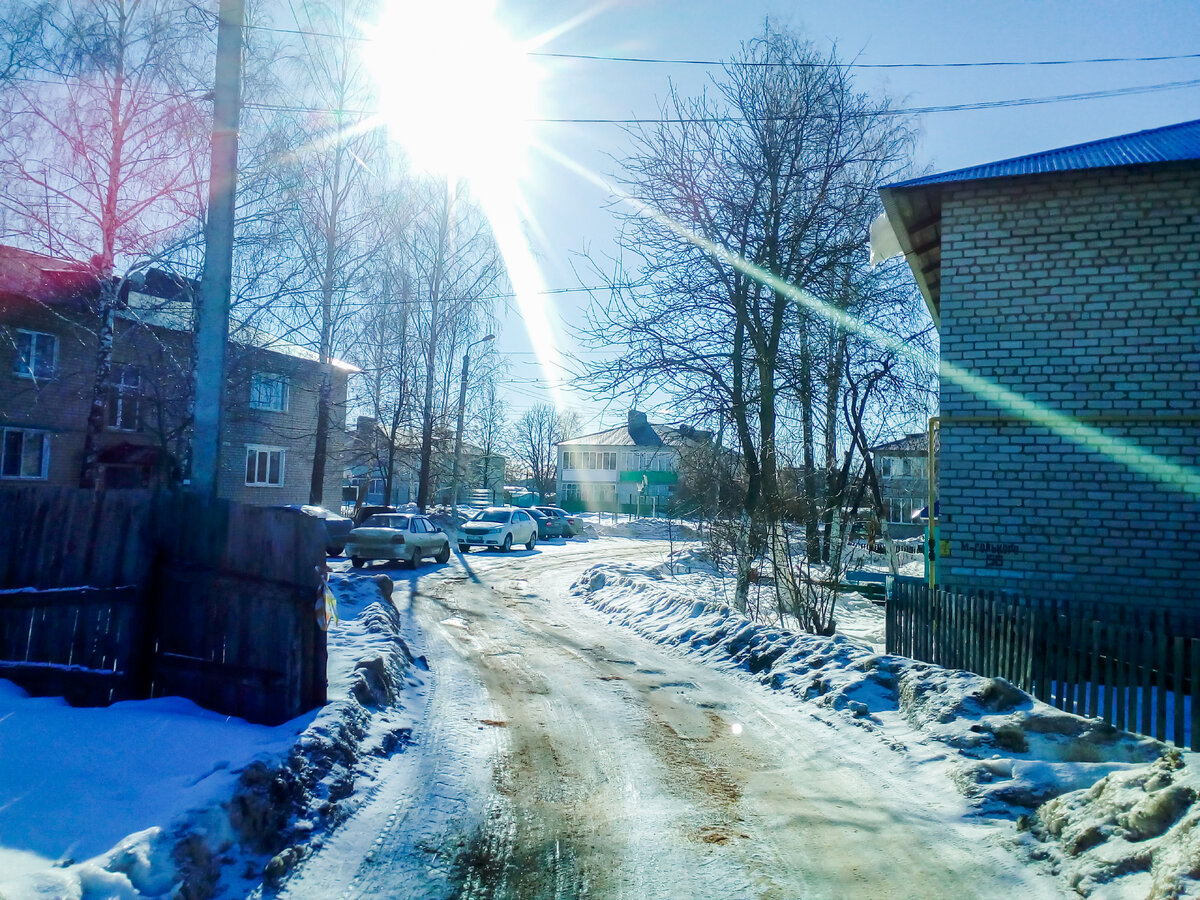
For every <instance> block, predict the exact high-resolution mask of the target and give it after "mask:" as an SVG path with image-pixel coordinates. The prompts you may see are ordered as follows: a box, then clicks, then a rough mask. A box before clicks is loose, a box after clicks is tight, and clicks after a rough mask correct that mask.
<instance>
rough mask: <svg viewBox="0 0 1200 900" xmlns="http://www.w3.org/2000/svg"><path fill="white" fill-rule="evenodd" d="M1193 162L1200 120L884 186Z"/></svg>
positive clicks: (1199, 146)
mask: <svg viewBox="0 0 1200 900" xmlns="http://www.w3.org/2000/svg"><path fill="white" fill-rule="evenodd" d="M1196 159H1200V119H1196V120H1194V121H1191V122H1180V123H1178V124H1177V125H1167V126H1164V127H1162V128H1151V129H1149V130H1147V131H1135V132H1133V133H1132V134H1122V135H1118V136H1117V137H1111V138H1105V139H1104V140H1100V141H1088V142H1087V143H1085V144H1074V145H1073V146H1070V147H1060V148H1058V149H1057V150H1047V151H1045V152H1043V153H1031V154H1029V155H1028V156H1014V157H1013V158H1012V159H1002V160H1000V161H999V162H991V163H985V164H983V165H982V166H970V167H969V168H966V169H955V170H954V171H952V172H942V173H940V174H938V175H926V176H925V177H923V178H913V179H911V180H909V181H901V182H899V183H897V184H891V185H888V187H892V188H906V187H918V186H920V185H926V184H945V183H947V182H954V181H977V180H979V179H982V178H1006V177H1011V176H1015V175H1039V174H1042V173H1045V172H1071V171H1078V170H1080V169H1104V168H1108V167H1109V166H1136V165H1144V164H1146V163H1164V162H1182V161H1185V160H1196Z"/></svg>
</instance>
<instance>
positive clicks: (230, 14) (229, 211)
mask: <svg viewBox="0 0 1200 900" xmlns="http://www.w3.org/2000/svg"><path fill="white" fill-rule="evenodd" d="M217 15H218V17H219V22H218V25H217V74H216V84H215V86H214V89H213V132H212V169H211V175H210V177H209V181H208V221H207V223H206V224H205V228H204V275H203V277H202V278H201V281H200V314H199V321H198V322H197V325H196V372H195V382H196V402H195V410H196V411H195V418H194V422H193V425H192V485H193V486H194V487H195V488H197V489H198V490H200V491H203V492H204V493H207V494H212V495H215V494H216V493H217V474H218V472H219V471H220V454H221V405H222V404H221V398H222V394H223V392H224V388H225V345H226V343H227V342H228V340H229V294H230V287H231V284H232V281H233V210H234V197H235V195H236V193H237V154H238V138H237V135H238V114H239V112H240V109H241V105H242V99H241V94H242V25H243V23H244V21H245V4H244V0H221V2H220V7H219V9H218V11H217Z"/></svg>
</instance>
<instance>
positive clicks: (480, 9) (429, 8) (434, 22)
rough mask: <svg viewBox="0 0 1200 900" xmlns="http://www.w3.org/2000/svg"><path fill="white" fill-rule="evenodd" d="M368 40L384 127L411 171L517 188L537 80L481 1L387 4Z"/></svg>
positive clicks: (487, 4)
mask: <svg viewBox="0 0 1200 900" xmlns="http://www.w3.org/2000/svg"><path fill="white" fill-rule="evenodd" d="M374 37H375V40H374V41H372V42H371V52H370V63H371V67H372V69H373V70H374V72H375V77H376V79H377V81H378V84H379V90H380V93H381V98H380V100H381V110H382V117H383V121H384V123H385V124H386V126H387V128H388V132H389V134H390V135H391V136H392V138H393V139H395V140H396V141H397V142H398V143H399V144H400V145H401V146H403V147H404V148H405V149H406V150H407V151H408V153H409V155H410V157H411V159H412V162H413V164H414V165H415V166H416V167H418V168H421V169H425V170H428V171H431V172H436V173H439V174H445V175H448V176H454V177H466V178H468V179H470V180H471V181H473V182H475V183H477V184H480V183H485V182H492V183H493V184H494V183H495V182H496V181H506V182H509V183H511V182H513V181H514V180H516V179H519V178H520V176H521V174H523V171H524V168H525V165H526V156H527V152H528V149H529V120H530V119H531V118H532V117H533V115H534V111H535V102H534V101H535V93H536V87H537V85H536V72H535V69H534V67H533V65H532V64H531V63H530V61H529V57H528V56H527V55H526V54H525V52H524V50H523V48H522V47H520V46H519V45H518V44H517V43H516V42H515V41H514V40H513V38H512V37H511V36H510V35H509V34H508V33H507V32H506V31H505V29H504V28H503V27H502V26H501V25H500V24H499V23H498V22H497V21H496V18H495V15H494V10H493V4H492V3H491V2H489V0H434V2H430V0H421V2H412V0H393V2H391V3H388V4H387V5H386V7H385V10H384V12H383V15H382V16H381V18H380V20H379V23H378V27H377V31H376V33H375V35H374Z"/></svg>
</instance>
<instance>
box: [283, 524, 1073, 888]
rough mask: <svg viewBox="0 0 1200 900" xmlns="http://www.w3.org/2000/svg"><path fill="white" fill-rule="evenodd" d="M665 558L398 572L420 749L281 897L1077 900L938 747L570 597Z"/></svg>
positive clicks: (558, 554) (563, 549) (549, 558)
mask: <svg viewBox="0 0 1200 900" xmlns="http://www.w3.org/2000/svg"><path fill="white" fill-rule="evenodd" d="M666 549H667V546H666V544H665V543H658V542H648V541H633V540H620V539H612V538H604V539H599V540H593V541H589V542H579V543H574V542H572V543H565V544H564V543H562V542H559V543H558V544H557V545H542V546H540V547H539V548H538V550H536V551H534V552H532V553H527V552H518V553H512V554H507V555H501V554H489V553H472V554H469V555H468V556H467V557H465V559H460V558H458V557H455V558H454V559H453V560H452V562H451V563H450V564H449V565H447V566H444V567H438V568H437V569H436V570H431V569H429V568H426V569H424V570H422V571H419V572H417V573H412V574H411V575H410V574H409V573H404V574H403V575H402V574H400V573H393V576H394V577H396V578H397V580H398V583H397V585H396V592H395V597H394V600H395V602H396V604H397V606H398V607H399V608H400V609H401V612H402V613H403V614H404V615H405V616H406V617H407V619H408V627H407V628H406V631H407V634H406V637H407V638H409V639H410V644H411V645H412V646H413V648H414V651H415V652H417V653H423V654H425V656H426V657H427V658H428V661H429V667H430V672H429V676H428V681H427V684H426V687H425V689H424V690H423V693H422V695H421V702H422V703H423V705H424V708H423V710H419V711H418V714H419V715H420V721H419V724H418V726H417V728H416V729H415V730H414V734H413V738H414V742H415V743H414V746H412V747H410V748H409V749H408V750H407V751H406V752H404V753H400V754H397V755H396V756H395V757H393V758H392V759H391V760H390V761H389V762H388V764H387V768H386V769H385V770H384V772H383V773H381V777H380V779H379V782H378V784H379V787H378V788H377V790H376V792H375V794H374V796H373V797H372V798H371V799H370V801H369V802H368V803H366V804H365V805H364V806H363V808H362V809H361V810H360V811H359V813H358V814H357V815H356V816H355V817H354V818H353V819H351V820H350V821H349V822H347V823H346V824H345V825H344V826H343V827H342V828H341V829H340V830H339V831H338V832H337V833H336V834H335V835H334V836H333V837H332V838H330V839H329V840H328V841H327V842H326V843H325V845H324V846H323V847H322V848H321V850H320V851H318V852H317V853H315V854H314V855H313V856H312V857H311V858H310V859H308V860H307V861H306V862H305V864H304V865H303V866H302V868H300V869H299V870H298V871H297V872H296V873H295V874H294V876H293V877H292V878H291V880H290V881H289V883H288V885H287V887H286V890H285V891H284V892H283V893H282V895H281V896H287V897H294V898H321V900H326V898H335V897H346V898H358V897H394V898H440V897H466V898H514V900H515V898H521V900H536V898H551V897H554V898H575V897H596V898H629V900H642V898H708V897H712V898H743V897H746V898H750V897H754V898H780V900H785V898H816V897H831V898H834V897H836V898H849V897H871V898H879V897H954V898H963V897H989V898H990V897H999V896H1009V897H1022V898H1023V897H1042V896H1059V892H1058V888H1057V887H1056V885H1055V884H1054V882H1053V881H1052V880H1051V879H1050V877H1049V876H1048V875H1044V874H1040V873H1037V872H1035V871H1034V870H1032V869H1029V868H1026V867H1025V866H1024V865H1023V864H1022V862H1021V861H1020V860H1019V859H1018V858H1017V857H1016V856H1015V855H1013V854H1012V853H1010V851H1009V850H1008V849H1007V848H1006V846H1005V839H1004V832H1003V831H1002V830H1001V829H999V828H995V827H992V826H989V825H986V824H984V823H981V822H978V821H974V822H972V821H967V820H965V819H964V818H963V816H964V811H965V804H964V802H963V800H962V798H961V797H960V796H959V795H958V794H957V793H956V792H955V791H954V790H953V788H952V786H951V784H950V783H949V781H948V780H947V778H946V772H947V767H946V766H945V765H944V764H943V762H942V761H941V760H939V759H938V758H936V756H934V755H932V753H933V751H929V750H923V749H921V747H919V746H915V747H913V748H912V749H911V752H896V751H895V750H893V749H889V748H888V747H887V746H886V745H885V743H884V741H883V739H881V738H880V737H879V736H878V735H877V734H874V733H869V732H866V731H864V730H862V729H859V728H856V727H854V726H853V724H851V723H849V721H848V720H845V719H836V718H834V717H833V716H831V715H829V714H828V713H827V712H824V711H817V710H809V709H805V708H804V707H803V706H802V705H799V704H798V703H797V701H796V700H795V698H793V697H787V696H781V695H779V694H777V693H773V692H771V691H768V690H766V689H765V688H763V687H762V686H761V685H759V684H757V683H755V682H753V681H751V680H750V679H748V678H743V677H740V676H739V675H738V674H737V673H734V672H722V671H717V670H715V669H713V668H711V667H709V666H706V665H704V664H702V663H701V662H698V661H697V660H695V659H693V658H689V657H687V656H685V655H684V654H682V653H679V652H676V651H673V650H670V649H667V648H664V647H661V646H659V645H655V644H652V643H650V642H648V641H646V640H645V639H643V638H641V637H639V636H637V635H636V634H634V633H633V632H632V631H630V630H629V629H626V628H621V627H618V626H614V625H611V624H609V623H608V622H607V621H606V620H605V619H604V618H603V616H601V615H600V614H598V613H597V612H596V611H595V610H593V609H591V608H590V607H587V606H585V605H584V604H583V603H582V602H580V601H579V600H578V599H576V598H574V597H571V596H570V594H569V591H568V587H569V585H570V584H571V582H572V581H573V580H574V579H575V578H576V577H577V576H578V575H579V573H580V572H581V571H583V569H585V568H586V567H587V566H589V565H591V564H592V563H595V562H597V561H614V560H629V561H634V560H643V559H646V558H647V556H649V555H653V554H658V555H659V556H660V557H661V556H662V555H663V554H664V553H665V551H666ZM1010 827H1011V826H1010Z"/></svg>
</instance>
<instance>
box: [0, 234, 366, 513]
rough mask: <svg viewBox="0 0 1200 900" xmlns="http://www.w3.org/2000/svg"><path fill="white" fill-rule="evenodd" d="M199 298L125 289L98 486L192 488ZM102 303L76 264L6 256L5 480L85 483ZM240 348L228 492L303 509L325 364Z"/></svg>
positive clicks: (0, 308) (232, 361)
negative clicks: (186, 482)
mask: <svg viewBox="0 0 1200 900" xmlns="http://www.w3.org/2000/svg"><path fill="white" fill-rule="evenodd" d="M193 288H194V285H193V284H190V283H187V282H185V281H183V280H182V279H178V278H172V277H171V276H167V275H165V274H164V273H161V272H157V271H154V270H151V272H150V273H147V276H146V277H145V278H144V279H142V280H140V281H139V282H137V283H136V284H135V283H131V282H127V283H126V284H125V286H124V287H123V288H122V293H121V297H122V308H121V309H120V310H119V311H118V313H117V315H116V317H115V322H114V339H113V356H112V362H113V365H112V377H111V379H110V384H109V386H108V390H107V396H106V398H105V399H106V409H105V428H104V432H103V434H102V435H101V436H100V472H99V483H100V485H101V486H103V487H107V488H139V487H157V486H163V485H168V484H172V483H178V482H179V481H180V480H182V479H184V478H186V468H187V459H188V446H189V440H190V430H189V428H188V427H187V424H188V416H189V407H190V394H191V379H190V372H191V366H192V343H193V342H192V333H191V331H190V328H191V316H192V307H191V300H190V297H191V291H192V289H193ZM98 294H99V285H98V283H97V281H96V280H95V278H94V277H93V276H92V274H91V273H90V272H89V270H88V268H87V267H86V266H84V265H82V264H80V263H75V262H71V261H64V260H57V259H52V258H50V257H46V256H41V255H39V254H35V253H29V252H27V251H24V250H18V249H15V248H12V247H0V483H4V482H22V483H44V484H53V485H64V486H73V485H77V484H78V483H79V478H80V469H81V466H82V462H83V445H84V432H85V428H86V423H87V417H88V409H89V406H90V403H91V397H92V389H93V384H94V381H95V367H96V352H97V326H98V320H97V315H96V311H95V308H96V300H97V297H98ZM243 338H244V339H243V341H241V342H231V343H230V349H229V357H228V373H227V381H226V395H225V396H226V399H225V409H224V416H223V424H222V435H221V453H222V457H221V473H220V478H219V483H218V490H219V493H220V495H221V496H222V497H227V498H229V499H233V500H239V501H242V502H248V503H255V504H261V505H275V504H284V503H307V502H308V499H309V482H310V480H311V474H312V459H313V445H314V440H313V435H314V433H315V430H316V408H317V398H318V393H319V389H320V384H321V377H322V373H321V366H320V365H319V364H318V362H317V361H316V359H315V358H313V357H312V356H311V354H306V353H305V351H303V350H302V349H299V348H291V347H287V348H282V349H284V350H285V351H286V352H281V349H279V348H278V347H281V345H278V346H277V348H276V349H272V348H271V347H269V346H257V345H265V344H268V343H269V339H265V338H260V336H257V335H249V334H247V335H244V336H243ZM251 341H253V343H251ZM330 369H331V379H332V381H331V384H332V388H333V391H332V396H333V401H334V410H335V421H334V426H333V428H331V434H333V435H335V436H340V435H341V433H342V427H341V423H342V421H343V420H344V415H345V412H344V407H345V398H346V377H347V374H348V372H349V369H348V367H345V366H340V365H335V366H332V367H330ZM335 439H336V438H335ZM340 449H341V448H340V444H338V445H335V446H334V447H332V448H331V451H332V452H331V458H330V462H329V465H328V467H327V474H326V479H325V491H324V494H325V497H324V500H325V502H326V503H333V504H334V505H336V504H337V502H338V500H339V497H340V494H341V476H342V470H341V463H340V457H339V451H340Z"/></svg>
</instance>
